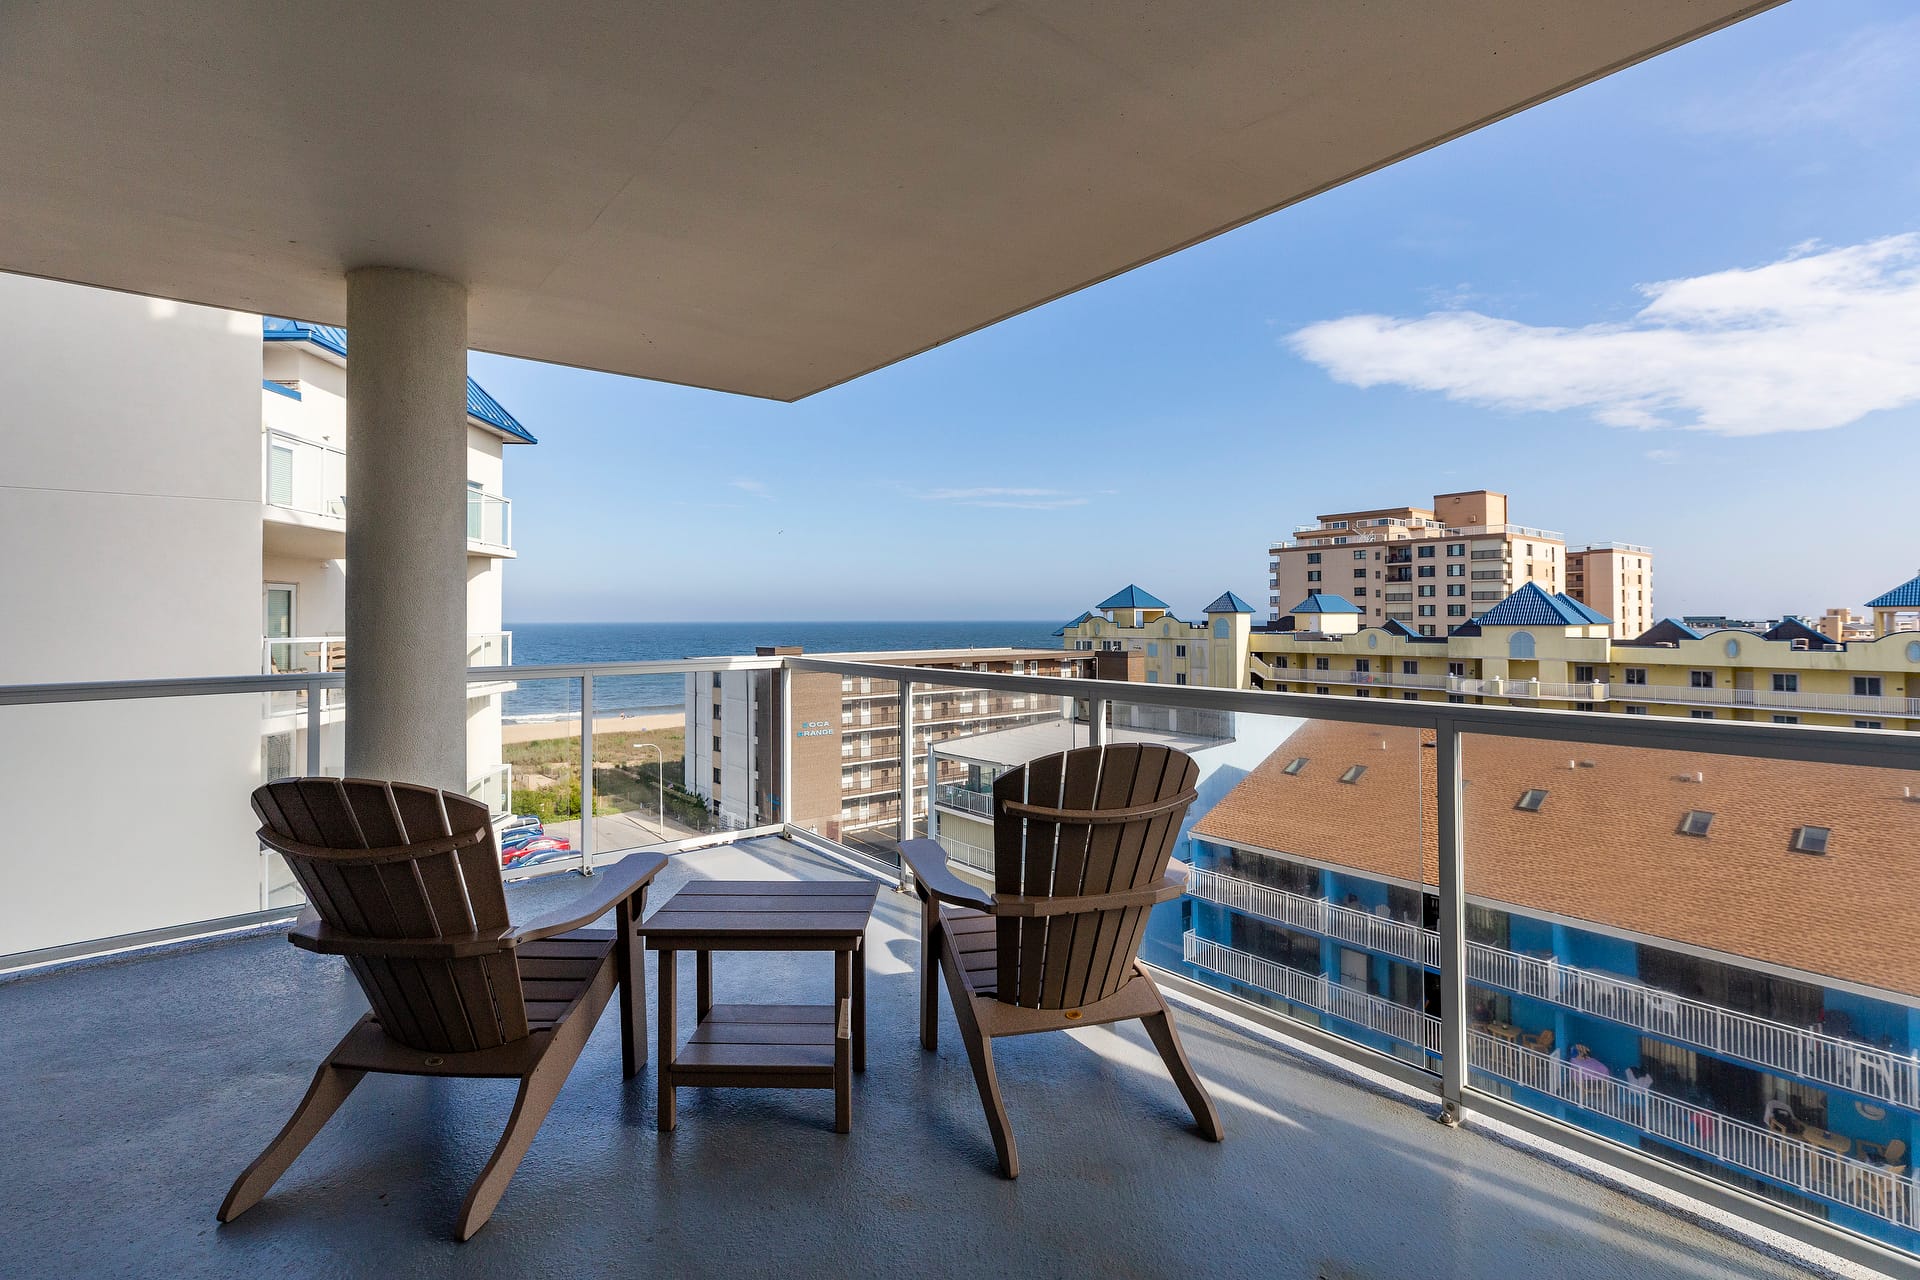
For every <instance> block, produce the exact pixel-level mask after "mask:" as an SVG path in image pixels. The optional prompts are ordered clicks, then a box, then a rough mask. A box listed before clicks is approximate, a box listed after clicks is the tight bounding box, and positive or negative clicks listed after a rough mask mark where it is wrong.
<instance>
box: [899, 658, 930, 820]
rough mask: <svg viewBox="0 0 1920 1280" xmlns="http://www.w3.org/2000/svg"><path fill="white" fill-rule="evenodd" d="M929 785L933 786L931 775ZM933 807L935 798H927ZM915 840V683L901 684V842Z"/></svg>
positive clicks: (908, 681)
mask: <svg viewBox="0 0 1920 1280" xmlns="http://www.w3.org/2000/svg"><path fill="white" fill-rule="evenodd" d="M927 785H928V786H929V787H931V786H932V785H933V777H932V775H931V774H929V775H928V777H927ZM927 801H928V806H929V807H931V806H932V801H933V796H932V793H931V792H929V793H928V796H927ZM911 839H913V681H911V680H902V681H901V682H900V841H901V843H902V844H904V843H906V842H907V841H909V840H911Z"/></svg>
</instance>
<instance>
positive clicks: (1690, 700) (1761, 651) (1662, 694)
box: [1248, 577, 1920, 729]
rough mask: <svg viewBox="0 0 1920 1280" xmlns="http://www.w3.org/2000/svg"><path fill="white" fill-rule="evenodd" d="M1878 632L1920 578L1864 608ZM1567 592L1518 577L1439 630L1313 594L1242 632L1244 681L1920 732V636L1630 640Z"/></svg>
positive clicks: (1676, 630) (1678, 631) (1675, 628)
mask: <svg viewBox="0 0 1920 1280" xmlns="http://www.w3.org/2000/svg"><path fill="white" fill-rule="evenodd" d="M1869 607H1870V608H1873V609H1874V610H1875V614H1876V617H1877V618H1879V619H1881V620H1883V621H1884V622H1886V623H1887V624H1888V626H1889V627H1891V626H1896V625H1907V624H1908V623H1909V622H1910V621H1911V620H1913V619H1915V617H1916V614H1915V613H1914V612H1913V611H1914V610H1920V577H1916V578H1915V579H1913V580H1912V581H1910V582H1908V583H1905V584H1903V585H1902V586H1900V587H1896V588H1895V589H1894V590H1892V591H1890V592H1887V593H1886V594H1885V595H1883V596H1881V597H1879V599H1877V600H1875V601H1873V602H1871V604H1870V605H1869ZM1612 626H1613V623H1612V620H1611V619H1609V618H1608V617H1607V616H1605V615H1604V614H1601V613H1599V612H1598V611H1597V610H1595V609H1593V608H1591V607H1589V606H1587V605H1584V604H1582V603H1580V602H1579V601H1577V600H1574V599H1573V598H1571V597H1570V596H1567V595H1564V594H1560V593H1556V592H1549V591H1547V590H1545V589H1543V588H1542V587H1540V586H1539V585H1537V584H1535V583H1531V582H1529V583H1524V584H1522V585H1521V586H1520V588H1519V589H1518V590H1516V591H1514V592H1513V593H1512V594H1511V595H1509V596H1508V597H1507V598H1506V599H1504V600H1502V601H1500V602H1499V603H1498V604H1496V605H1494V606H1493V607H1492V608H1490V609H1487V610H1486V611H1485V612H1483V613H1481V614H1479V615H1478V616H1476V617H1474V618H1472V619H1470V620H1468V621H1467V622H1465V623H1464V624H1462V625H1459V626H1456V627H1454V628H1453V629H1452V630H1451V631H1450V632H1449V633H1448V634H1447V635H1445V636H1423V635H1420V634H1419V633H1418V632H1416V631H1414V630H1412V629H1411V628H1409V627H1408V626H1406V625H1405V624H1403V623H1400V622H1398V621H1394V620H1388V621H1387V622H1385V623H1383V624H1379V625H1365V624H1364V616H1363V614H1362V613H1361V611H1360V608H1359V606H1358V605H1356V604H1354V603H1353V602H1352V601H1350V600H1347V599H1345V598H1344V597H1340V596H1334V595H1328V594H1321V595H1317V596H1309V597H1307V598H1305V599H1303V600H1301V601H1300V603H1299V604H1298V605H1296V606H1295V607H1294V609H1292V610H1291V611H1289V612H1288V613H1287V614H1285V615H1284V616H1282V617H1281V618H1280V619H1279V621H1278V622H1276V623H1274V624H1272V625H1271V626H1269V627H1266V628H1262V629H1261V630H1258V631H1255V632H1253V633H1252V635H1251V637H1250V642H1249V657H1248V668H1249V676H1250V686H1251V687H1252V688H1255V689H1271V690H1274V691H1277V692H1283V693H1318V694H1347V695H1349V696H1353V697H1361V698H1402V699H1406V700H1409V701H1442V700H1444V701H1448V702H1471V703H1491V704H1493V705H1511V706H1535V707H1549V708H1553V709H1557V710H1576V711H1612V712H1624V713H1626V714H1628V715H1657V716H1691V717H1693V718H1695V719H1700V720H1746V721H1759V722H1762V723H1765V722H1768V721H1772V722H1774V723H1780V724H1811V725H1839V726H1843V727H1852V728H1864V729H1920V630H1905V631H1901V630H1891V629H1889V630H1884V631H1881V632H1879V633H1878V634H1877V635H1876V636H1875V637H1874V638H1872V639H1869V640H1855V641H1849V642H1842V641H1836V640H1833V639H1831V638H1830V637H1828V636H1826V635H1823V634H1822V633H1821V632H1820V631H1818V630H1816V629H1815V628H1814V627H1813V626H1811V625H1809V624H1807V623H1805V622H1803V621H1801V620H1799V619H1798V618H1787V619H1784V620H1783V621H1781V622H1780V623H1779V624H1777V625H1776V626H1774V627H1772V628H1770V629H1769V630H1766V631H1764V632H1757V633H1756V632H1752V631H1734V630H1724V631H1712V632H1704V633H1703V632H1700V631H1696V630H1694V629H1692V628H1690V627H1687V626H1684V625H1682V624H1681V623H1679V622H1676V621H1674V620H1673V619H1671V618H1668V619H1664V620H1662V621H1660V622H1658V623H1655V624H1654V625H1653V626H1652V627H1650V628H1648V629H1647V630H1646V631H1644V632H1642V633H1641V634H1640V635H1638V636H1636V637H1635V638H1633V639H1631V640H1621V639H1616V638H1614V636H1613V635H1612Z"/></svg>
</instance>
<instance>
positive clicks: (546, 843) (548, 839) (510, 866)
mask: <svg viewBox="0 0 1920 1280" xmlns="http://www.w3.org/2000/svg"><path fill="white" fill-rule="evenodd" d="M571 852H573V842H572V841H571V840H568V839H567V838H566V837H565V836H546V835H543V836H536V837H534V838H533V839H531V840H529V841H527V842H526V843H525V844H522V845H520V846H519V847H517V848H513V849H508V850H506V851H505V852H503V853H502V854H501V855H500V865H501V867H502V868H504V869H506V870H510V871H512V870H519V869H520V868H522V867H532V866H537V865H539V864H540V863H542V862H552V861H553V860H554V859H556V858H558V857H560V856H561V855H563V854H567V853H571Z"/></svg>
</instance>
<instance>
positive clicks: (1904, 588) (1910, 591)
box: [1867, 575, 1920, 609]
mask: <svg viewBox="0 0 1920 1280" xmlns="http://www.w3.org/2000/svg"><path fill="white" fill-rule="evenodd" d="M1867 608H1869V609H1920V575H1915V576H1914V577H1911V578H1908V579H1907V580H1906V581H1905V582H1903V583H1901V584H1900V585H1899V586H1897V587H1895V588H1894V589H1893V590H1891V591H1888V592H1885V593H1883V594H1881V595H1877V596H1875V597H1874V598H1873V599H1871V600H1869V601H1867Z"/></svg>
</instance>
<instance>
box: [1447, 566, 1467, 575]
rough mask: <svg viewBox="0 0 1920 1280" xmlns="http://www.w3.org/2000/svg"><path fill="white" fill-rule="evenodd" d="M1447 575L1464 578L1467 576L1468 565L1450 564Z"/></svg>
mask: <svg viewBox="0 0 1920 1280" xmlns="http://www.w3.org/2000/svg"><path fill="white" fill-rule="evenodd" d="M1447 576H1448V577H1449V578H1464V577H1466V576H1467V566H1465V565H1463V564H1450V565H1448V566H1447Z"/></svg>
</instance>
